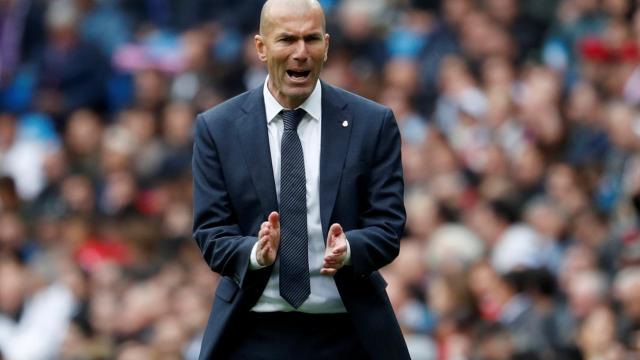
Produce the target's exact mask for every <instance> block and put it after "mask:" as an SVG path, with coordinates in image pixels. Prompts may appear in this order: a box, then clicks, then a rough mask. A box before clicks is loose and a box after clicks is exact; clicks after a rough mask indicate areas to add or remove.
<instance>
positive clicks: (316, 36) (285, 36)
mask: <svg viewBox="0 0 640 360" xmlns="http://www.w3.org/2000/svg"><path fill="white" fill-rule="evenodd" d="M299 37H300V36H298V35H296V34H293V33H289V32H282V33H279V34H276V36H275V38H276V39H297V38H299ZM302 38H303V39H305V40H315V39H322V34H321V33H320V32H314V33H310V34H306V35H304V36H302Z"/></svg>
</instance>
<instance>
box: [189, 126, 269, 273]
mask: <svg viewBox="0 0 640 360" xmlns="http://www.w3.org/2000/svg"><path fill="white" fill-rule="evenodd" d="M192 167H193V219H194V222H193V236H194V238H195V241H196V242H197V244H198V247H199V248H200V251H201V252H202V255H203V257H204V259H205V261H206V262H207V264H208V265H209V267H210V268H211V269H212V270H213V271H215V272H217V273H219V274H220V275H223V276H228V277H230V278H232V279H233V280H234V281H235V282H236V283H237V284H239V285H240V286H243V283H244V282H245V278H246V275H247V272H248V271H249V262H250V255H251V249H252V247H253V245H254V244H255V243H256V242H257V240H258V239H257V237H255V236H243V235H242V232H241V230H240V227H239V226H238V222H237V214H235V213H234V211H233V208H232V204H231V200H230V197H229V193H228V191H227V186H226V180H225V178H224V172H223V170H222V164H221V162H220V154H219V152H218V149H217V148H216V143H215V140H214V137H213V136H212V135H211V132H210V129H209V127H208V126H207V123H206V121H205V118H204V117H203V116H202V115H199V116H198V117H197V119H196V129H195V134H194V145H193V163H192Z"/></svg>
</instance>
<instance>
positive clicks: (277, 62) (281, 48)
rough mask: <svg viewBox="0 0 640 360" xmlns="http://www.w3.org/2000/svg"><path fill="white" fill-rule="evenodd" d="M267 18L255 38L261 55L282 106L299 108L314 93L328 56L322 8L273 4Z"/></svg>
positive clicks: (272, 87)
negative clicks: (262, 28)
mask: <svg viewBox="0 0 640 360" xmlns="http://www.w3.org/2000/svg"><path fill="white" fill-rule="evenodd" d="M267 20H268V21H267V22H266V24H265V26H264V31H263V33H262V34H261V35H256V37H255V42H256V49H257V51H258V57H259V58H260V60H261V61H263V62H266V63H267V67H268V70H269V83H268V84H267V85H268V87H269V90H270V91H271V94H273V95H274V97H275V98H276V100H278V102H279V103H280V104H281V105H282V106H284V107H286V108H290V109H291V108H295V107H297V106H299V105H300V104H302V103H303V102H304V101H305V99H306V98H307V97H309V95H311V92H312V91H313V88H314V87H315V85H316V82H317V81H318V78H319V76H320V71H321V70H322V66H323V64H324V62H325V60H326V59H327V50H328V48H329V35H328V34H326V33H325V32H324V27H323V15H322V10H321V9H320V8H311V9H308V10H302V11H301V10H300V9H290V8H286V7H283V6H273V7H272V8H271V9H270V12H269V15H268V16H267Z"/></svg>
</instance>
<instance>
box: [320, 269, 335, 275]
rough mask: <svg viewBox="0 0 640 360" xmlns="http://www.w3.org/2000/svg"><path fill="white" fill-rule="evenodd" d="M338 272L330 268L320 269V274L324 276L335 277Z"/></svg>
mask: <svg viewBox="0 0 640 360" xmlns="http://www.w3.org/2000/svg"><path fill="white" fill-rule="evenodd" d="M336 272H338V270H337V269H330V268H322V269H320V274H322V275H335V273H336Z"/></svg>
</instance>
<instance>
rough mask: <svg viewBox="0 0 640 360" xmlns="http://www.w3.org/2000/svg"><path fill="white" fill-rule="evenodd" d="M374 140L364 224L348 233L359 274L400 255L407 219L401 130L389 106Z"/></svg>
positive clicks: (374, 269)
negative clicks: (401, 239)
mask: <svg viewBox="0 0 640 360" xmlns="http://www.w3.org/2000/svg"><path fill="white" fill-rule="evenodd" d="M375 141H376V146H375V147H374V150H373V151H374V154H373V158H372V159H373V160H372V163H371V167H370V169H369V170H368V173H367V191H366V201H365V203H366V205H367V206H366V209H364V210H363V211H362V213H361V214H360V215H359V216H360V221H359V222H360V224H361V227H360V228H359V229H355V230H350V231H347V232H346V233H345V234H346V236H347V239H348V240H349V246H350V247H351V266H352V268H353V272H354V275H355V276H356V277H366V276H369V275H370V274H371V273H372V272H374V271H376V270H378V269H379V268H381V267H383V266H385V265H387V264H388V263H390V262H391V261H393V259H395V257H396V256H398V253H399V251H400V238H401V237H402V234H403V231H404V225H405V221H406V214H405V208H404V180H403V176H402V160H401V154H400V147H401V140H400V131H399V129H398V126H397V124H396V121H395V117H394V116H393V113H392V112H391V110H389V109H387V110H386V112H385V115H384V120H383V123H382V126H380V129H379V132H378V134H377V138H376V140H375Z"/></svg>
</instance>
